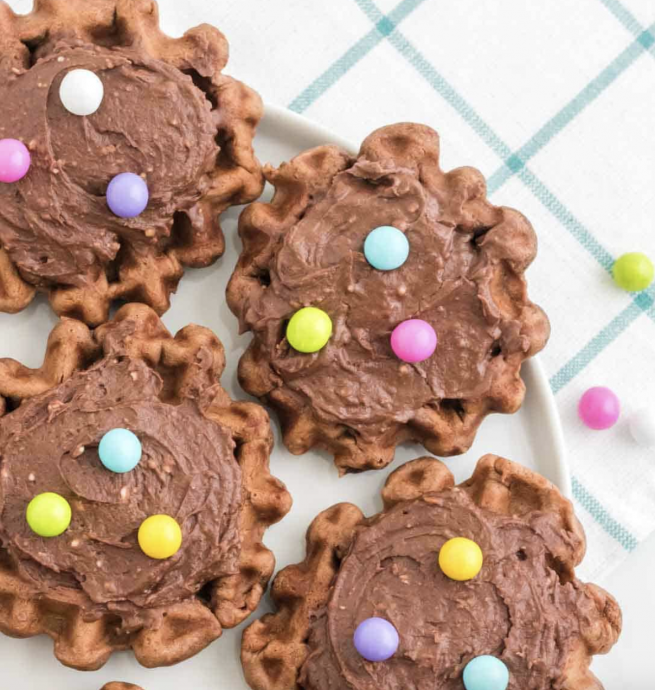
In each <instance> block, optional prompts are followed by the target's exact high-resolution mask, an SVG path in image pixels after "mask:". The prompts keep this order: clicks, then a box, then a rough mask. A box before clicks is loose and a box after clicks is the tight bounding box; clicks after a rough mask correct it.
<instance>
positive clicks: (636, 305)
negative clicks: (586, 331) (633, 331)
mask: <svg viewBox="0 0 655 690" xmlns="http://www.w3.org/2000/svg"><path fill="white" fill-rule="evenodd" d="M654 301H655V300H653V298H652V297H651V295H649V294H648V293H645V292H643V293H640V294H639V295H637V297H635V298H634V299H633V300H632V301H631V302H630V304H629V305H628V306H627V307H626V308H625V309H624V310H623V311H622V312H620V313H619V314H618V315H617V316H615V317H614V318H613V319H612V320H611V321H610V322H609V323H608V324H607V326H605V328H603V329H602V330H601V331H600V332H599V333H597V334H596V335H595V336H594V337H593V338H592V339H591V340H590V341H589V342H588V343H587V344H586V345H585V346H584V347H583V348H582V349H581V350H580V351H579V352H578V353H577V354H576V355H575V356H574V357H572V358H571V359H570V360H569V361H568V362H567V363H566V364H565V365H564V366H563V367H562V368H561V369H560V370H559V371H558V372H557V373H556V374H554V375H553V376H552V377H551V379H550V386H551V388H552V389H553V393H559V392H560V391H561V390H562V388H564V386H566V384H567V383H569V382H570V381H571V380H572V379H574V378H575V377H576V376H577V375H578V374H579V373H580V372H581V371H582V370H583V369H584V368H585V367H586V366H587V365H588V364H589V363H590V362H592V361H593V360H594V359H595V358H596V357H597V356H598V355H599V354H600V353H601V352H602V351H603V350H605V349H606V348H607V347H608V346H609V345H611V344H612V343H613V342H614V341H615V340H616V339H617V338H618V337H619V336H620V335H621V333H623V331H625V329H626V328H628V326H629V325H630V324H631V323H632V322H633V321H635V320H636V319H637V318H638V317H639V316H641V315H642V314H643V313H644V312H645V311H647V310H648V309H650V307H652V306H653V303H654Z"/></svg>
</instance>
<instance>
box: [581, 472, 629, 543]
mask: <svg viewBox="0 0 655 690" xmlns="http://www.w3.org/2000/svg"><path fill="white" fill-rule="evenodd" d="M571 487H572V489H573V496H574V498H575V499H576V500H577V501H578V503H579V504H580V505H581V506H582V507H583V508H584V509H585V510H586V511H587V512H588V513H589V514H590V515H591V516H592V517H593V518H594V520H595V521H596V522H597V523H598V524H599V525H600V526H601V527H602V528H603V529H604V530H605V531H606V532H607V534H609V535H610V536H611V537H613V538H614V539H616V541H618V542H619V544H621V546H622V547H623V548H624V549H625V550H626V551H634V550H635V549H636V548H637V545H638V544H639V541H638V539H637V538H636V537H635V536H633V535H632V534H631V533H630V532H629V531H628V530H627V529H626V528H625V527H623V525H621V524H620V523H618V522H617V521H616V520H615V519H614V518H613V517H612V516H611V515H610V514H609V513H608V511H607V510H606V509H605V508H604V507H603V505H602V504H601V503H600V501H599V500H598V499H597V498H595V497H594V496H592V495H591V493H589V491H588V489H586V488H585V487H584V486H583V485H582V483H581V482H580V480H579V479H578V478H577V477H571Z"/></svg>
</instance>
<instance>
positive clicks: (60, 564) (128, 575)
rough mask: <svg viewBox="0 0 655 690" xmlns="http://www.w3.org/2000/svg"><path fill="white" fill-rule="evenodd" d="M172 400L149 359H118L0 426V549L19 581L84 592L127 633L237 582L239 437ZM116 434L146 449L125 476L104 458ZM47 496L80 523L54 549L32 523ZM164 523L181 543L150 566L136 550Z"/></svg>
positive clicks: (94, 609) (63, 596) (91, 612)
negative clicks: (163, 611)
mask: <svg viewBox="0 0 655 690" xmlns="http://www.w3.org/2000/svg"><path fill="white" fill-rule="evenodd" d="M162 394H163V391H162V379H161V378H160V376H159V375H158V374H157V373H156V372H155V371H153V370H152V369H151V368H150V367H148V366H147V365H146V364H145V363H144V362H143V361H142V360H137V359H131V358H129V357H116V358H114V357H110V358H105V359H104V360H102V361H101V362H99V363H98V364H96V365H95V366H93V367H92V368H90V369H89V370H87V371H84V372H81V373H77V374H75V375H74V376H73V377H72V378H70V379H69V380H68V381H66V382H64V383H63V384H61V385H60V386H59V387H57V388H55V389H54V390H52V391H50V392H47V393H45V394H43V395H40V396H38V397H36V398H34V399H31V400H27V401H25V402H23V404H22V405H21V406H20V408H19V409H17V410H15V411H14V412H12V413H11V414H9V415H7V416H6V417H5V418H4V419H2V420H0V448H2V463H1V471H0V478H1V481H0V487H1V492H0V539H1V540H2V545H3V547H4V548H5V549H6V551H7V553H8V556H9V558H10V559H11V560H12V562H13V563H14V564H15V566H16V567H17V569H18V571H19V574H20V576H21V578H23V579H24V580H25V581H26V582H27V583H29V584H30V585H32V586H33V587H34V588H35V589H36V591H37V592H38V591H41V592H43V593H47V594H48V597H49V598H50V599H60V600H61V601H68V600H69V598H70V595H71V594H72V593H76V594H79V591H80V590H82V591H83V592H84V593H85V594H86V595H87V596H88V600H89V601H88V607H87V609H86V610H85V614H86V615H88V616H91V617H93V616H100V615H102V614H103V613H106V612H108V611H109V612H115V613H117V614H119V615H120V616H121V618H122V619H123V621H124V625H125V626H126V627H129V626H130V625H135V626H136V625H137V624H139V623H140V622H141V623H142V619H143V617H144V616H147V611H144V609H152V608H154V607H163V606H166V605H168V604H173V603H176V602H178V601H180V600H183V599H186V598H188V597H190V596H191V595H193V594H194V593H196V592H198V590H199V589H200V588H201V587H202V586H203V585H204V584H205V583H206V582H208V581H211V580H214V579H216V578H218V577H222V576H224V575H230V574H234V573H236V572H238V567H237V565H238V556H239V549H240V534H239V515H240V506H241V499H242V496H241V493H242V492H241V470H240V467H239V465H238V463H237V461H236V459H235V456H234V441H233V439H232V435H231V433H230V432H229V430H227V429H225V428H223V427H221V426H220V425H219V424H217V423H215V422H213V421H210V420H209V419H207V418H206V417H205V416H204V414H203V411H202V409H201V407H200V405H199V404H198V403H196V402H192V401H190V400H185V401H183V402H182V403H181V404H180V405H177V406H175V405H171V404H168V403H164V402H162V401H161V399H160V398H161V396H162ZM116 427H124V428H129V429H130V430H132V431H134V433H136V434H137V436H138V437H139V439H140V440H141V443H142V446H143V456H142V458H141V461H140V463H139V465H138V466H137V467H136V468H135V469H134V470H133V471H131V472H128V473H126V474H115V473H112V472H109V471H108V470H106V469H105V468H104V467H103V466H102V464H101V463H100V460H99V458H98V443H99V442H100V439H101V438H102V436H103V435H104V434H105V433H106V432H107V431H109V430H110V429H112V428H116ZM45 491H54V492H56V493H59V494H61V495H62V496H64V497H65V498H66V499H67V500H68V501H69V503H70V504H71V507H72V512H73V519H72V522H71V525H70V527H69V528H68V530H67V531H66V532H64V533H63V534H62V535H61V536H59V537H55V538H50V539H44V538H41V537H39V536H37V535H36V534H34V533H33V532H32V531H31V530H30V528H29V526H28V524H27V521H26V520H25V509H26V506H27V504H28V502H29V501H30V500H31V498H32V497H33V496H35V495H36V494H39V493H41V492H45ZM160 513H165V514H167V515H170V516H172V517H174V518H175V519H176V520H177V521H178V523H179V524H180V526H181V528H182V534H183V542H182V547H181V549H180V550H179V551H178V553H177V554H176V555H175V556H173V557H171V558H169V559H167V560H153V559H151V558H149V557H148V556H146V555H145V554H144V553H143V552H142V551H141V549H140V548H139V546H138V542H137V531H138V528H139V525H140V524H141V522H142V521H143V520H144V519H145V518H146V517H148V516H150V515H155V514H160ZM76 601H79V599H78V598H76Z"/></svg>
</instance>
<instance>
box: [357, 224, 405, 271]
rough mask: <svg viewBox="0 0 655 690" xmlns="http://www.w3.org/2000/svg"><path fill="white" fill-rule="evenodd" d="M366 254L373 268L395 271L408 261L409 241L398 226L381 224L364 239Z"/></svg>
mask: <svg viewBox="0 0 655 690" xmlns="http://www.w3.org/2000/svg"><path fill="white" fill-rule="evenodd" d="M364 256H365V257H366V260H367V261H368V262H369V264H371V266H373V268H377V269H378V270H379V271H393V270H394V269H396V268H400V267H401V266H402V265H403V264H404V263H405V261H407V257H408V256H409V242H408V241H407V237H405V233H403V232H401V231H400V230H398V228H394V227H392V226H391V225H381V226H380V227H379V228H375V230H371V232H369V233H368V235H367V237H366V240H365V241H364Z"/></svg>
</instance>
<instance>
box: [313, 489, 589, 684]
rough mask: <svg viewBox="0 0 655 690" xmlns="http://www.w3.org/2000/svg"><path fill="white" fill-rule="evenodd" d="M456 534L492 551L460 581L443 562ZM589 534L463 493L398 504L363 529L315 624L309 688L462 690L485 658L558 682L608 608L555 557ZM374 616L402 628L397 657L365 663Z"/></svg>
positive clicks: (524, 675) (518, 674)
mask: <svg viewBox="0 0 655 690" xmlns="http://www.w3.org/2000/svg"><path fill="white" fill-rule="evenodd" d="M455 536H465V537H468V538H470V539H473V540H474V541H476V542H477V543H478V544H479V545H480V547H481V548H482V551H483V554H484V565H483V568H482V571H481V572H480V574H479V575H478V576H477V577H476V578H475V579H474V580H471V581H468V582H455V581H453V580H449V579H448V578H447V577H446V576H445V575H444V574H443V573H442V572H441V570H440V569H439V566H438V553H439V550H440V548H441V546H442V545H443V544H444V542H445V541H446V540H447V539H449V538H451V537H455ZM579 541H580V537H579V536H577V535H576V534H574V533H572V532H565V531H563V530H562V529H561V522H560V519H559V517H558V516H557V514H556V513H548V512H539V511H535V512H532V513H530V514H529V515H528V516H527V518H518V517H512V516H505V515H499V514H497V513H492V512H490V511H487V510H485V509H483V508H480V507H478V506H477V505H475V504H474V503H473V501H472V499H471V498H470V496H469V495H468V493H466V492H465V491H463V490H462V489H453V490H452V491H449V492H446V493H441V494H438V493H437V494H428V495H426V496H425V497H424V498H422V499H419V500H415V501H412V502H401V503H399V504H398V505H396V506H395V507H394V508H391V509H390V510H388V511H386V512H384V513H381V514H380V515H379V516H377V517H375V518H372V519H371V520H370V521H368V523H367V524H364V526H362V527H359V528H358V531H357V534H356V537H355V540H354V542H353V544H352V546H351V548H350V551H349V553H348V555H347V556H346V557H345V559H344V560H343V562H342V563H341V566H340V569H339V572H338V575H337V578H336V581H335V582H334V585H333V589H332V592H331V595H330V598H329V602H328V605H327V607H326V608H324V609H322V610H319V611H316V612H315V615H314V618H313V620H312V623H311V631H310V636H309V642H308V644H309V652H310V653H309V657H308V658H307V660H306V662H305V664H304V666H303V667H302V669H301V674H300V678H299V684H300V687H302V688H303V689H304V690H336V689H337V688H346V687H347V688H350V689H351V690H401V689H402V690H405V689H406V688H416V690H434V688H440V689H442V690H461V689H462V687H463V685H462V679H461V673H462V670H463V668H464V666H465V665H466V664H467V663H468V662H469V661H470V660H471V659H472V658H473V657H475V656H479V655H482V654H491V655H494V656H497V657H499V658H501V659H502V660H503V662H504V663H505V664H506V665H507V667H508V669H509V672H510V683H509V686H508V687H509V689H510V690H525V689H526V688H531V690H550V689H551V688H554V687H559V685H558V681H559V680H561V678H562V677H563V674H562V669H563V665H564V664H565V663H566V661H567V659H570V655H571V653H572V650H573V645H574V643H575V642H576V640H577V639H578V638H579V636H580V628H581V621H588V620H594V617H597V615H598V614H597V610H596V607H595V604H594V602H593V601H592V599H591V598H590V595H589V593H588V592H587V591H586V590H585V588H584V586H583V585H582V584H581V583H580V582H578V580H576V579H575V577H574V576H573V574H572V571H569V570H568V569H567V568H565V567H563V566H562V564H561V563H559V562H558V561H557V559H556V557H555V556H554V554H555V553H562V549H566V550H567V551H569V552H570V551H571V550H576V549H579V548H580V546H581V545H580V543H579ZM573 542H575V543H573ZM371 616H380V617H382V618H386V619H387V620H389V621H391V623H393V625H394V626H395V627H396V629H397V630H398V633H399V636H400V646H399V648H398V651H397V652H396V654H395V655H394V656H393V657H392V658H391V659H389V660H388V661H385V662H380V663H370V662H367V661H365V660H364V659H363V658H362V657H360V655H359V654H358V653H357V651H356V650H355V648H354V645H353V641H352V639H353V633H354V631H355V629H356V627H357V625H358V624H359V623H360V622H361V621H362V620H364V619H366V618H368V617H371Z"/></svg>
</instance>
